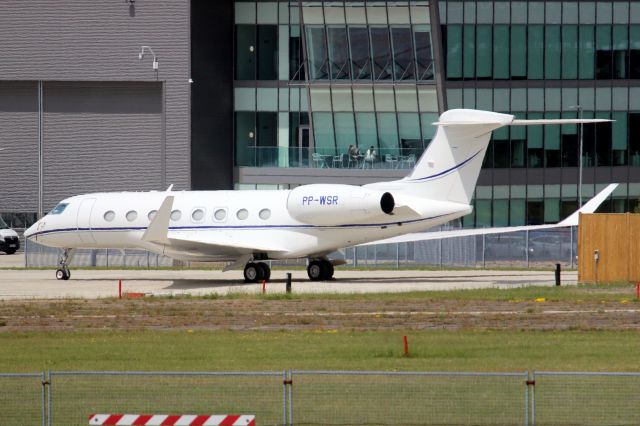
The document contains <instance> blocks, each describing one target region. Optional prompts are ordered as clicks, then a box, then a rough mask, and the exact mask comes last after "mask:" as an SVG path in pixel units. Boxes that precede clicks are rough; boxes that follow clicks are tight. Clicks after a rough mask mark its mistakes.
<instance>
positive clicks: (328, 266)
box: [322, 260, 335, 281]
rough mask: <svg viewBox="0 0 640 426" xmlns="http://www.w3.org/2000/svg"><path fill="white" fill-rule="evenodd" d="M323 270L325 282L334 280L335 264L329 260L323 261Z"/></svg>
mask: <svg viewBox="0 0 640 426" xmlns="http://www.w3.org/2000/svg"><path fill="white" fill-rule="evenodd" d="M322 268H323V269H324V274H323V277H322V279H323V280H324V281H328V280H330V279H332V278H333V273H334V272H335V270H334V269H333V263H331V262H330V261H328V260H323V261H322Z"/></svg>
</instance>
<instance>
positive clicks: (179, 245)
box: [167, 236, 287, 256]
mask: <svg viewBox="0 0 640 426" xmlns="http://www.w3.org/2000/svg"><path fill="white" fill-rule="evenodd" d="M167 240H168V243H169V244H168V245H169V246H170V247H171V248H173V249H176V250H184V251H197V252H199V253H216V254H217V253H225V254H229V255H237V256H241V255H245V254H253V253H256V252H260V253H270V254H272V255H273V254H274V253H276V254H278V253H282V254H284V253H286V252H287V251H286V250H283V249H281V248H279V247H275V246H267V245H264V244H253V243H251V244H244V243H239V242H237V241H234V240H232V239H230V238H226V237H216V236H212V237H211V236H207V237H194V238H192V237H186V236H185V237H169V238H168V239H167Z"/></svg>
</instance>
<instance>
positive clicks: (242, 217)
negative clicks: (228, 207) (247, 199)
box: [236, 209, 249, 220]
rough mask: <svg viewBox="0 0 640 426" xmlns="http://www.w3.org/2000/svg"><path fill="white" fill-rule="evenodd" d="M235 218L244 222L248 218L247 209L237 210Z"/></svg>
mask: <svg viewBox="0 0 640 426" xmlns="http://www.w3.org/2000/svg"><path fill="white" fill-rule="evenodd" d="M236 216H237V217H238V219H240V220H245V219H246V218H248V217H249V211H248V210H247V209H240V210H238V213H236Z"/></svg>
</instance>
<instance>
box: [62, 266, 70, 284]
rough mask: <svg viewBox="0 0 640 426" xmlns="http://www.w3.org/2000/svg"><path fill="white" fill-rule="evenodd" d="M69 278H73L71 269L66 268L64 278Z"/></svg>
mask: <svg viewBox="0 0 640 426" xmlns="http://www.w3.org/2000/svg"><path fill="white" fill-rule="evenodd" d="M69 278H71V271H70V270H69V268H64V278H63V280H65V281H67V280H68V279H69Z"/></svg>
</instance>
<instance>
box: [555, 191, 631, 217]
mask: <svg viewBox="0 0 640 426" xmlns="http://www.w3.org/2000/svg"><path fill="white" fill-rule="evenodd" d="M617 187H618V184H617V183H612V184H610V185H608V186H607V187H606V188H605V189H603V190H602V191H600V192H599V193H598V195H596V196H595V197H593V198H592V199H590V200H589V201H587V202H586V203H585V204H584V205H583V206H582V207H581V208H580V209H578V210H576V211H575V212H573V213H572V214H571V215H570V216H569V217H567V218H566V219H564V220H562V221H560V222H558V225H562V226H578V219H579V218H580V213H593V212H594V211H596V209H597V208H598V207H600V204H602V202H603V201H604V200H605V199H606V198H607V197H608V196H609V195H611V193H612V192H613V191H614V190H615V189H616V188H617Z"/></svg>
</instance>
